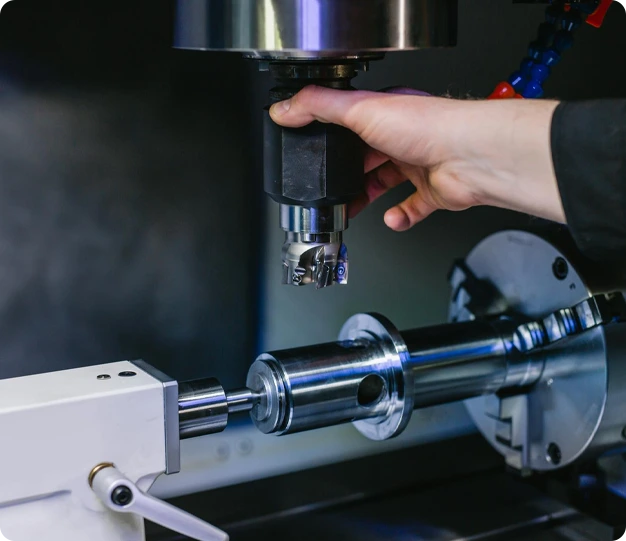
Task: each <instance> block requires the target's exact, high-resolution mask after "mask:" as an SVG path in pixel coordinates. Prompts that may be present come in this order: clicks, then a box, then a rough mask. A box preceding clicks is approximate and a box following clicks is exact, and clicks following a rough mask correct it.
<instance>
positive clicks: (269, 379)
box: [246, 341, 386, 434]
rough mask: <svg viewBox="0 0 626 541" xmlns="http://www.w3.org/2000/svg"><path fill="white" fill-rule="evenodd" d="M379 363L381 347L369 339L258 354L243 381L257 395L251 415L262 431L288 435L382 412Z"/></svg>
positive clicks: (381, 364) (382, 381)
mask: <svg viewBox="0 0 626 541" xmlns="http://www.w3.org/2000/svg"><path fill="white" fill-rule="evenodd" d="M384 363H385V353H384V351H383V349H382V348H381V347H380V346H379V345H378V344H377V343H374V342H368V341H362V342H361V341H353V342H333V343H328V344H320V345H316V346H311V347H303V348H298V349H289V350H284V351H277V352H274V353H269V354H264V355H261V357H259V359H257V361H256V362H255V363H254V364H253V365H252V367H251V368H250V371H249V373H248V381H247V383H246V384H247V386H248V387H250V388H252V389H254V390H255V391H256V392H258V393H259V394H261V395H262V398H261V401H260V402H259V404H258V405H257V406H256V407H255V409H253V411H252V418H253V420H254V421H255V423H256V425H257V427H258V428H259V429H260V430H261V431H262V432H265V433H279V434H283V433H284V434H288V433H293V432H299V431H301V430H311V429H313V428H320V427H324V426H331V425H336V424H340V423H346V422H349V421H355V420H358V419H366V418H369V417H378V416H380V415H383V414H384V413H385V411H386V408H385V406H384V405H383V406H382V407H381V406H380V402H381V400H382V398H383V397H384V394H385V393H384V391H385V382H384V380H383V378H382V377H381V376H380V375H379V373H380V372H381V371H382V369H383V365H384Z"/></svg>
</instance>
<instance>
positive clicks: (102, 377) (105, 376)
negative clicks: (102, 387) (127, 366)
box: [96, 374, 111, 380]
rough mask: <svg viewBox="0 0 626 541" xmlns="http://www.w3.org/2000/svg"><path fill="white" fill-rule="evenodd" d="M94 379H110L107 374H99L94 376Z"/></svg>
mask: <svg viewBox="0 0 626 541" xmlns="http://www.w3.org/2000/svg"><path fill="white" fill-rule="evenodd" d="M96 379H99V380H104V379H111V376H109V374H100V375H99V376H97V377H96Z"/></svg>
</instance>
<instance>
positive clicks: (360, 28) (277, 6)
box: [174, 0, 457, 59]
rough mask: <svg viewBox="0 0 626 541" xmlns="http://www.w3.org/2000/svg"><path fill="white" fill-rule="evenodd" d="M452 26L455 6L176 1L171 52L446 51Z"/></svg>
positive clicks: (376, 1) (325, 0) (390, 1)
mask: <svg viewBox="0 0 626 541" xmlns="http://www.w3.org/2000/svg"><path fill="white" fill-rule="evenodd" d="M456 19H457V2H456V0H263V1H261V0H178V2H177V5H176V29H175V37H174V46H175V47H178V48H182V49H195V50H230V51H240V52H242V53H244V54H246V55H248V56H250V57H253V58H274V59H275V58H297V59H307V58H308V59H310V58H324V57H333V58H337V57H346V58H350V57H353V56H355V55H363V54H365V53H368V52H370V53H375V52H385V51H396V50H410V49H418V48H423V47H436V46H450V45H454V44H455V43H456ZM346 21H349V24H343V23H344V22H346Z"/></svg>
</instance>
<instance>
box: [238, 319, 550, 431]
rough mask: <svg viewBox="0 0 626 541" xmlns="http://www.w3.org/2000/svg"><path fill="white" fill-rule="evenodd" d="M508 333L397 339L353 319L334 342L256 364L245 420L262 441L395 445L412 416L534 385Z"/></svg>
mask: <svg viewBox="0 0 626 541" xmlns="http://www.w3.org/2000/svg"><path fill="white" fill-rule="evenodd" d="M517 326H518V324H517V322H515V321H513V320H508V319H502V320H500V321H495V322H482V321H474V322H467V323H457V324H448V325H440V326H436V327H429V328H423V329H417V330H413V331H405V332H403V333H400V332H398V331H397V330H396V329H395V327H394V326H393V325H392V324H391V322H389V321H388V320H387V319H385V318H384V317H382V316H380V315H376V314H357V315H355V316H353V317H352V318H350V319H349V320H348V321H347V322H346V324H345V325H344V327H343V329H342V330H341V333H340V335H339V340H340V341H339V342H335V343H329V344H321V345H314V346H308V347H304V348H298V349H293V350H283V351H277V352H272V353H266V354H263V355H261V356H260V357H259V358H258V359H257V361H256V362H255V363H254V364H253V366H252V368H251V369H250V372H249V374H248V381H247V386H248V387H250V388H251V389H253V390H254V391H255V392H256V393H258V394H259V395H260V396H261V399H260V401H259V402H258V404H257V405H256V406H255V408H254V409H253V411H252V418H253V420H254V422H255V423H256V425H257V426H258V427H259V429H260V430H261V431H263V432H265V433H276V434H289V433H292V432H299V431H302V430H310V429H313V428H319V427H323V426H330V425H334V424H340V423H346V422H354V423H355V426H356V427H357V429H358V430H359V431H361V432H362V433H363V434H364V435H366V436H367V437H368V438H370V439H373V440H384V439H388V438H391V437H394V436H396V435H398V434H400V433H401V432H402V431H403V430H404V428H405V427H406V425H407V423H408V421H409V419H410V417H411V414H412V411H413V409H414V408H417V407H427V406H432V405H436V404H444V403H449V402H454V401H459V400H463V399H466V398H469V397H474V396H480V395H484V394H490V393H495V392H497V391H500V390H502V389H504V388H512V387H516V386H520V385H530V384H532V383H534V381H536V379H538V378H539V376H540V374H541V369H540V368H539V369H538V370H535V371H534V372H529V371H528V370H520V369H519V367H520V366H524V367H527V366H528V365H529V361H527V360H526V359H525V360H524V361H520V360H519V359H518V356H519V352H517V351H516V350H514V348H513V347H512V340H513V339H512V337H513V333H514V331H515V329H516V328H517ZM536 362H537V363H540V361H536ZM530 364H532V365H533V366H534V362H533V363H530ZM533 378H534V379H533Z"/></svg>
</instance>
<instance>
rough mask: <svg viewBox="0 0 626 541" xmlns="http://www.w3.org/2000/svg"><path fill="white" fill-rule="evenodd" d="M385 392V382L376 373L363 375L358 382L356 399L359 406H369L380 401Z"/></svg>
mask: <svg viewBox="0 0 626 541" xmlns="http://www.w3.org/2000/svg"><path fill="white" fill-rule="evenodd" d="M384 393H385V382H384V381H383V378H381V377H380V376H378V375H376V374H370V375H369V376H366V377H364V378H363V379H362V380H361V383H359V390H358V391H357V400H358V402H359V405H360V406H363V407H369V406H373V405H375V404H378V402H380V401H381V399H382V397H383V395H384Z"/></svg>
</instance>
